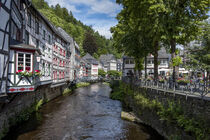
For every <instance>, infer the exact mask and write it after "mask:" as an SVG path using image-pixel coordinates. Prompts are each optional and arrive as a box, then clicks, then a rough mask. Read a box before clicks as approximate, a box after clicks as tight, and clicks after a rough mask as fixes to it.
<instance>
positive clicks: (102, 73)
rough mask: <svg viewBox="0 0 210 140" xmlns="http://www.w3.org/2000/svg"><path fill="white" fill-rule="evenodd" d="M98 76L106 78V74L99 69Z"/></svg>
mask: <svg viewBox="0 0 210 140" xmlns="http://www.w3.org/2000/svg"><path fill="white" fill-rule="evenodd" d="M98 75H100V76H102V77H105V76H106V72H105V71H104V70H102V69H98Z"/></svg>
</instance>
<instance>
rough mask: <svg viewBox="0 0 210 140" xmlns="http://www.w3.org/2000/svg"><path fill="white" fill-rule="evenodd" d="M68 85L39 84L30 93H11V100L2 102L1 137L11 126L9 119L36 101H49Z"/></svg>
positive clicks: (0, 114)
mask: <svg viewBox="0 0 210 140" xmlns="http://www.w3.org/2000/svg"><path fill="white" fill-rule="evenodd" d="M66 87H67V85H62V86H58V87H53V88H51V87H50V85H44V86H39V87H38V88H37V89H36V91H34V92H28V93H16V94H14V93H13V94H12V95H9V96H10V102H9V103H5V104H1V105H0V107H1V109H0V139H1V137H2V135H3V132H4V131H8V128H9V127H10V125H11V124H10V122H9V120H10V119H11V118H14V117H17V115H18V114H20V112H21V111H23V110H25V109H27V108H29V107H31V106H32V105H33V104H34V103H36V102H38V101H40V100H41V99H42V100H43V102H44V103H45V102H48V101H50V100H52V99H54V98H56V97H58V96H60V95H62V93H63V90H64V89H65V88H66Z"/></svg>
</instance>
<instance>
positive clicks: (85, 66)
mask: <svg viewBox="0 0 210 140" xmlns="http://www.w3.org/2000/svg"><path fill="white" fill-rule="evenodd" d="M90 75H91V66H90V64H89V63H88V61H87V60H85V59H83V58H82V59H81V61H80V75H79V76H80V78H86V79H87V78H88V77H90Z"/></svg>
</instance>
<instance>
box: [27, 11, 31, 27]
mask: <svg viewBox="0 0 210 140" xmlns="http://www.w3.org/2000/svg"><path fill="white" fill-rule="evenodd" d="M28 26H29V27H31V14H30V13H28Z"/></svg>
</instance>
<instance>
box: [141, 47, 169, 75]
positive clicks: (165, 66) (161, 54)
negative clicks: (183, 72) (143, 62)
mask: <svg viewBox="0 0 210 140" xmlns="http://www.w3.org/2000/svg"><path fill="white" fill-rule="evenodd" d="M170 59H171V55H170V54H169V53H167V52H166V49H165V48H164V47H162V48H161V49H160V50H159V51H158V62H159V65H158V73H159V75H162V76H166V75H167V74H168V73H170V72H171V69H170V68H169V62H170ZM143 73H145V72H144V71H143ZM147 74H149V75H153V74H154V56H153V55H149V56H147Z"/></svg>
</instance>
